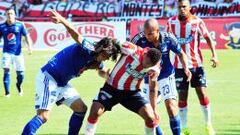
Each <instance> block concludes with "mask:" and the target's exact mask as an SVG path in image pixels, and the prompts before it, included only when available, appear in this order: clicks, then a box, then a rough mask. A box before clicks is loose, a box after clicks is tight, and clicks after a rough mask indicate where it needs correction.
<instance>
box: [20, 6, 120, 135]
mask: <svg viewBox="0 0 240 135" xmlns="http://www.w3.org/2000/svg"><path fill="white" fill-rule="evenodd" d="M51 19H52V21H53V22H55V23H61V24H63V25H64V26H65V28H66V29H67V31H68V32H69V33H70V35H71V36H72V38H73V39H74V40H75V41H76V43H75V44H73V45H71V46H69V47H66V48H65V49H63V50H62V51H60V52H58V53H57V54H56V55H55V56H53V57H52V58H51V59H50V60H49V61H48V63H47V64H45V65H44V66H43V67H42V68H41V70H40V72H39V73H38V75H37V78H36V99H35V109H36V110H37V115H36V116H35V117H33V118H32V119H31V120H30V121H29V122H28V123H27V124H26V126H25V127H24V129H23V132H22V135H34V134H35V133H36V131H37V130H38V129H39V128H40V126H41V125H42V124H43V123H45V122H46V121H47V120H48V117H49V113H50V111H51V108H52V107H53V105H54V104H55V103H56V104H57V105H61V104H65V105H66V106H68V107H70V108H71V109H72V110H73V114H72V116H71V118H70V121H69V130H68V135H78V133H79V130H80V128H81V126H82V122H83V119H84V116H85V114H86V111H87V106H86V104H85V103H84V102H83V101H82V100H81V98H80V96H79V94H78V93H77V91H76V90H75V89H74V88H73V87H72V86H71V85H70V84H69V83H68V82H69V81H70V80H71V79H73V78H75V77H78V76H80V75H81V74H82V73H83V72H84V71H85V70H88V69H96V70H97V71H98V73H99V75H100V76H101V77H104V78H106V77H107V75H108V71H106V70H104V68H103V63H102V61H105V60H108V59H109V58H112V60H113V61H115V60H116V59H117V55H118V54H119V53H120V46H119V45H118V42H116V40H115V39H110V38H103V39H102V40H100V41H99V42H97V43H96V44H93V43H91V42H89V41H88V40H86V39H85V38H83V36H82V35H81V34H79V33H78V32H77V31H76V30H75V28H74V27H73V25H71V24H70V23H69V22H68V21H67V20H66V19H65V18H63V17H62V16H61V15H60V14H59V13H57V12H56V11H52V12H51Z"/></svg>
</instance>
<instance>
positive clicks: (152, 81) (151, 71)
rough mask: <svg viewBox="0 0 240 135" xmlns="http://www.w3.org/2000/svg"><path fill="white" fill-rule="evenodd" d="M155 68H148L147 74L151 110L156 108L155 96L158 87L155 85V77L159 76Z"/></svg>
mask: <svg viewBox="0 0 240 135" xmlns="http://www.w3.org/2000/svg"><path fill="white" fill-rule="evenodd" d="M159 73H160V72H158V71H157V70H154V69H149V71H148V76H149V91H150V93H149V99H150V103H151V106H152V108H153V110H154V111H155V110H156V107H157V96H158V87H157V78H158V76H159Z"/></svg>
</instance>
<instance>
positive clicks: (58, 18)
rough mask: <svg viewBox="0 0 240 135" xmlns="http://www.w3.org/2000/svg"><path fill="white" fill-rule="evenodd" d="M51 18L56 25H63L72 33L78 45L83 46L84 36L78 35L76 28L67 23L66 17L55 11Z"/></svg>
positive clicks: (52, 12)
mask: <svg viewBox="0 0 240 135" xmlns="http://www.w3.org/2000/svg"><path fill="white" fill-rule="evenodd" d="M50 17H51V19H52V21H53V22H54V23H56V24H57V23H61V24H63V25H64V26H65V28H66V29H67V31H68V32H69V33H70V35H71V36H72V38H73V39H74V40H75V41H76V42H77V43H78V44H81V43H82V41H83V36H82V35H81V34H80V33H78V31H77V30H76V29H75V28H74V26H73V25H72V24H71V23H70V22H69V21H67V20H66V19H65V18H64V17H62V16H61V15H60V14H59V13H58V12H57V11H55V10H53V11H51V13H50Z"/></svg>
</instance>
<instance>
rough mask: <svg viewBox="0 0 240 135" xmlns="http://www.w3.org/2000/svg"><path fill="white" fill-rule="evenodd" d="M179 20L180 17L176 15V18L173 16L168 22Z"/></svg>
mask: <svg viewBox="0 0 240 135" xmlns="http://www.w3.org/2000/svg"><path fill="white" fill-rule="evenodd" d="M176 20H178V15H175V16H172V17H170V18H169V19H168V22H171V21H176Z"/></svg>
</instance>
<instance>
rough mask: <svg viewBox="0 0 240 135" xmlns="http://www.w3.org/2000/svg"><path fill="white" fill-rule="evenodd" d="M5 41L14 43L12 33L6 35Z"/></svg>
mask: <svg viewBox="0 0 240 135" xmlns="http://www.w3.org/2000/svg"><path fill="white" fill-rule="evenodd" d="M7 39H8V41H9V42H15V40H16V36H15V34H14V33H9V34H8V35H7Z"/></svg>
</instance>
